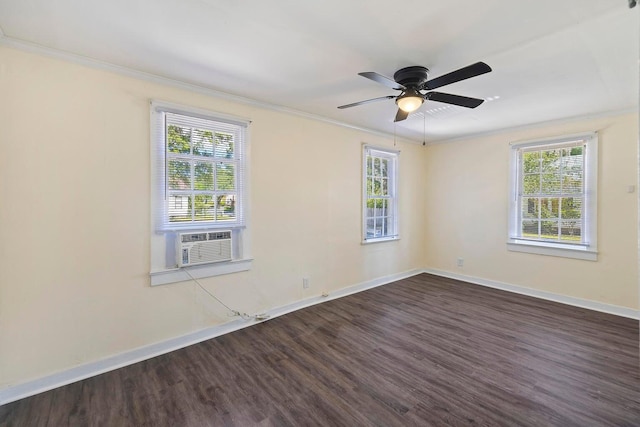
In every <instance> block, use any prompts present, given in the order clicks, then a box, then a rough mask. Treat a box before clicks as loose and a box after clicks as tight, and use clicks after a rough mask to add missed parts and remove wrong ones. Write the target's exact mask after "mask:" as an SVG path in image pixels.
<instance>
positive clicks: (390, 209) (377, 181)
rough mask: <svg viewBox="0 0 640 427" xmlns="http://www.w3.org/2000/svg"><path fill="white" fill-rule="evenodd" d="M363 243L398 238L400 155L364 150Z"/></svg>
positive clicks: (376, 150)
mask: <svg viewBox="0 0 640 427" xmlns="http://www.w3.org/2000/svg"><path fill="white" fill-rule="evenodd" d="M362 169H363V182H362V187H363V205H364V206H363V221H362V223H363V232H362V235H363V241H364V242H365V243H368V242H375V241H381V240H393V239H397V238H398V197H397V176H398V152H397V151H390V150H384V149H380V148H373V147H370V146H367V145H365V146H364V149H363V168H362Z"/></svg>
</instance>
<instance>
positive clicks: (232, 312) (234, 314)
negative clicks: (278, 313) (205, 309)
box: [182, 268, 269, 320]
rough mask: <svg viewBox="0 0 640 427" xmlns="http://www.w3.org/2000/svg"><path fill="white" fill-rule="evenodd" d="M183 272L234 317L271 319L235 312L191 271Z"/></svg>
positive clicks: (266, 316)
mask: <svg viewBox="0 0 640 427" xmlns="http://www.w3.org/2000/svg"><path fill="white" fill-rule="evenodd" d="M182 271H184V272H185V273H187V276H189V277H190V278H191V280H193V281H194V282H195V283H196V284H197V285H198V286H200V289H202V290H203V291H205V292H206V293H207V295H209V296H210V297H211V298H213V299H214V300H216V301H218V302H219V303H220V304H222V305H223V306H224V307H225V308H226V309H227V310H229V311H230V312H231V314H232V315H233V316H239V317H241V318H242V319H243V320H266V319H268V318H269V316H268V315H265V314H254V315H253V316H252V315H250V314H247V313H240V312H239V311H238V310H234V309H232V308H231V307H229V306H228V305H227V304H225V303H224V302H223V301H222V300H220V298H218V297H216V296H215V295H213V294H212V293H211V292H209V291H208V290H207V289H206V288H205V287H204V286H202V283H200V282H199V281H198V279H196V278H195V277H193V276H192V275H191V273H190V272H189V270H187V269H186V268H183V269H182Z"/></svg>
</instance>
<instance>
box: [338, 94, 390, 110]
mask: <svg viewBox="0 0 640 427" xmlns="http://www.w3.org/2000/svg"><path fill="white" fill-rule="evenodd" d="M395 97H396V96H395V95H387V96H381V97H380V98H373V99H367V100H366V101H360V102H354V103H353V104H347V105H341V106H339V107H338V108H340V109H342V108H351V107H356V106H358V105H363V104H368V103H370V102H378V101H384V100H385V99H391V98H395Z"/></svg>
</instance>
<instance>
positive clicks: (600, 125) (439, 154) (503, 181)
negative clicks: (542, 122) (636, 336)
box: [425, 113, 638, 309]
mask: <svg viewBox="0 0 640 427" xmlns="http://www.w3.org/2000/svg"><path fill="white" fill-rule="evenodd" d="M586 131H598V134H599V139H598V141H599V159H598V162H599V164H598V178H599V179H598V180H599V183H598V252H599V256H598V261H597V262H592V261H582V260H575V259H567V258H558V257H550V256H543V255H534V254H525V253H518V252H509V251H507V245H506V242H507V227H508V225H507V214H508V204H507V203H508V199H507V195H508V184H509V182H508V178H509V177H508V174H509V142H512V141H519V140H529V139H535V138H545V137H553V136H560V135H567V134H574V133H579V132H586ZM637 147H638V115H637V113H634V114H626V115H622V116H615V117H604V118H597V119H591V120H581V121H574V122H571V123H564V124H552V125H547V126H541V127H536V128H535V129H527V130H514V131H509V132H503V133H500V134H496V135H492V136H485V137H478V138H471V139H468V140H464V141H459V142H450V143H446V144H440V145H433V146H429V147H428V148H427V171H428V172H427V183H428V185H427V186H426V187H425V189H426V194H427V221H426V238H427V240H426V243H425V247H426V251H427V255H426V264H425V267H427V268H433V269H437V270H442V271H447V272H452V273H456V274H463V275H468V276H473V277H476V278H480V279H488V280H493V281H499V282H505V283H508V284H511V285H518V286H523V287H527V288H533V289H536V290H541V291H547V292H553V293H556V294H560V295H566V296H571V297H577V298H582V299H587V300H592V301H597V302H602V303H607V304H613V305H617V306H622V307H628V308H633V309H637V308H638V261H637V254H638V251H637V245H638V234H637V224H638V211H637V203H638V195H637V193H636V192H634V193H628V192H627V188H628V186H630V185H636V181H637V173H638V167H637V165H638V153H637ZM458 257H460V258H463V259H464V266H463V267H462V268H459V267H457V266H456V259H457V258H458Z"/></svg>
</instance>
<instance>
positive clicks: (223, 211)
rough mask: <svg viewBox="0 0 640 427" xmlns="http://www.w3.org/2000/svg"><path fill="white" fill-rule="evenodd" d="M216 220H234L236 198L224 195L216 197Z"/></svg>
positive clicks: (231, 195)
mask: <svg viewBox="0 0 640 427" xmlns="http://www.w3.org/2000/svg"><path fill="white" fill-rule="evenodd" d="M216 201H217V210H216V219H217V220H218V221H233V220H235V219H236V197H235V195H233V194H225V195H222V196H218V197H217V200H216Z"/></svg>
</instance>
